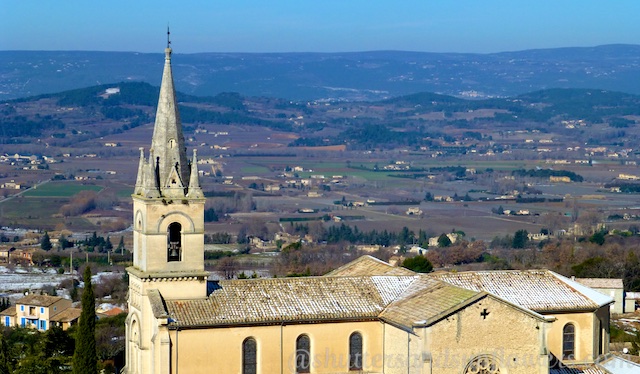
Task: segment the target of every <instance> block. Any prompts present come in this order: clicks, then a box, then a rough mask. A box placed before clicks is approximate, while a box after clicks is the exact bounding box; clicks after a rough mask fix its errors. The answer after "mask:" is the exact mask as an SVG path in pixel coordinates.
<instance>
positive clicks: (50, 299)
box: [16, 295, 62, 306]
mask: <svg viewBox="0 0 640 374" xmlns="http://www.w3.org/2000/svg"><path fill="white" fill-rule="evenodd" d="M60 300H62V297H59V296H48V295H27V296H25V297H23V298H21V299H20V300H18V301H16V304H23V305H33V306H49V305H52V304H54V303H56V302H58V301H60Z"/></svg>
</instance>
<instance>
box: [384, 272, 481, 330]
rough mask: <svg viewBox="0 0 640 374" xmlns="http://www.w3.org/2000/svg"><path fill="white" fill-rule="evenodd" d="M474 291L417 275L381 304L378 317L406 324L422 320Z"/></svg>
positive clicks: (448, 308)
mask: <svg viewBox="0 0 640 374" xmlns="http://www.w3.org/2000/svg"><path fill="white" fill-rule="evenodd" d="M478 294H480V292H476V291H471V290H466V289H464V288H460V287H455V286H452V285H450V284H448V283H445V282H441V281H438V280H436V279H432V278H427V277H420V278H419V279H418V280H416V281H415V282H413V283H412V284H411V287H409V288H408V289H407V290H406V291H405V292H404V293H403V294H402V295H400V296H399V297H398V298H397V299H396V300H395V301H394V302H392V303H391V304H390V305H389V306H387V308H385V310H384V311H383V312H382V313H381V314H380V318H381V319H383V320H387V321H389V322H391V323H395V324H396V325H402V326H407V327H411V326H415V325H416V324H424V323H427V322H429V321H431V320H432V319H434V318H435V317H437V316H439V315H441V314H442V313H443V312H445V311H447V310H450V309H451V308H454V307H455V306H456V305H459V304H461V303H463V302H465V301H467V300H469V299H471V298H472V297H474V296H476V295H478Z"/></svg>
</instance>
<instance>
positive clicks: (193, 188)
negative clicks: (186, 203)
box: [187, 148, 204, 199]
mask: <svg viewBox="0 0 640 374" xmlns="http://www.w3.org/2000/svg"><path fill="white" fill-rule="evenodd" d="M187 197H191V198H197V199H201V198H203V197H204V194H203V193H202V189H201V188H200V181H199V180H198V157H197V156H196V150H195V148H194V149H193V158H192V159H191V179H190V180H189V192H188V193H187Z"/></svg>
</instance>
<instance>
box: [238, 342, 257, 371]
mask: <svg viewBox="0 0 640 374" xmlns="http://www.w3.org/2000/svg"><path fill="white" fill-rule="evenodd" d="M257 349H258V344H257V343H256V340H255V339H254V338H247V339H245V340H244V342H242V374H256V373H257V372H258V356H257Z"/></svg>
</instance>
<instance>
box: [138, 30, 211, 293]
mask: <svg viewBox="0 0 640 374" xmlns="http://www.w3.org/2000/svg"><path fill="white" fill-rule="evenodd" d="M167 34H168V32H167ZM171 53H172V50H171V46H170V41H169V40H167V48H166V49H165V59H164V72H163V74H162V84H161V86H160V97H159V99H158V109H157V112H156V119H155V126H154V129H153V137H152V139H151V148H150V149H149V155H148V158H147V157H146V156H145V154H144V149H142V148H141V149H140V161H139V164H138V177H137V180H136V185H135V190H134V192H133V195H132V197H133V218H134V219H133V242H134V245H133V247H134V250H133V266H132V267H130V268H128V269H127V270H128V272H129V275H130V277H132V278H139V279H140V280H142V283H144V284H145V287H144V288H150V287H151V288H156V289H157V290H158V291H159V292H160V294H161V295H162V297H163V298H165V299H174V298H181V299H185V298H200V297H202V298H204V297H206V288H207V287H206V278H207V275H208V273H206V272H205V271H204V203H205V198H204V195H203V193H202V189H201V188H200V184H199V181H198V168H197V158H196V151H195V150H194V151H193V157H192V158H191V161H190V162H189V160H188V159H187V150H186V147H185V142H184V136H183V134H182V123H181V121H180V113H179V112H178V105H177V101H176V93H175V89H174V85H173V75H172V71H171Z"/></svg>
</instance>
